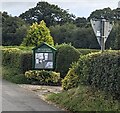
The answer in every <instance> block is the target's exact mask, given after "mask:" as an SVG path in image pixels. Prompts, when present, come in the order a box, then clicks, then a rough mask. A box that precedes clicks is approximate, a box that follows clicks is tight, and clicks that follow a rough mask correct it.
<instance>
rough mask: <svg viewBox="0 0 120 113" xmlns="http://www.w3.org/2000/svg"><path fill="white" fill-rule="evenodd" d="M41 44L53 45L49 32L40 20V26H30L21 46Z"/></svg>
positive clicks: (34, 24)
mask: <svg viewBox="0 0 120 113" xmlns="http://www.w3.org/2000/svg"><path fill="white" fill-rule="evenodd" d="M42 42H46V43H48V44H50V45H52V46H53V45H54V41H53V38H52V36H51V35H50V30H49V29H48V28H47V27H46V23H45V22H44V21H43V20H42V21H41V22H40V24H38V23H37V22H36V23H33V25H32V26H30V28H29V30H28V32H27V36H26V37H25V38H24V40H23V42H22V45H24V46H39V45H40V44H41V43H42Z"/></svg>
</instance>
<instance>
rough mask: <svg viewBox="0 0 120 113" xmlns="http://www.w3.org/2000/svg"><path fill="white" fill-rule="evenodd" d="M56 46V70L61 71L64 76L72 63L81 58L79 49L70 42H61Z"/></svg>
mask: <svg viewBox="0 0 120 113" xmlns="http://www.w3.org/2000/svg"><path fill="white" fill-rule="evenodd" d="M56 48H57V57H56V69H55V71H57V72H60V74H61V77H62V78H64V77H65V76H66V74H67V72H68V70H69V68H70V67H71V64H72V63H73V62H75V61H77V60H78V59H79V57H80V53H79V51H78V50H77V49H75V48H74V47H73V46H71V45H68V44H61V45H58V46H57V47H56Z"/></svg>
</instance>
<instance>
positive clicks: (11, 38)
mask: <svg viewBox="0 0 120 113" xmlns="http://www.w3.org/2000/svg"><path fill="white" fill-rule="evenodd" d="M27 27H28V25H27V24H26V23H25V21H24V20H22V19H21V18H19V17H12V16H10V15H8V13H7V12H3V13H2V45H20V43H21V42H22V40H23V38H24V37H25V36H26V31H27Z"/></svg>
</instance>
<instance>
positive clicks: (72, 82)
mask: <svg viewBox="0 0 120 113" xmlns="http://www.w3.org/2000/svg"><path fill="white" fill-rule="evenodd" d="M79 84H80V76H78V75H77V74H76V73H75V71H74V68H73V67H72V68H71V69H70V70H69V71H68V73H67V75H66V76H65V78H64V79H63V80H62V88H63V89H64V90H68V89H71V88H74V87H78V85H79Z"/></svg>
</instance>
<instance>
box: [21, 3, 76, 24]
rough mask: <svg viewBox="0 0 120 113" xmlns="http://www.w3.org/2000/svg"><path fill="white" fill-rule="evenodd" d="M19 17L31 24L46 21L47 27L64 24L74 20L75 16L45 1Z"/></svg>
mask: <svg viewBox="0 0 120 113" xmlns="http://www.w3.org/2000/svg"><path fill="white" fill-rule="evenodd" d="M19 17H20V18H22V19H24V20H25V21H26V22H27V23H30V24H32V23H34V22H37V23H39V22H40V21H41V20H44V21H45V22H46V24H47V26H51V25H57V24H64V23H66V22H71V21H73V19H74V15H72V14H69V13H68V12H67V11H66V10H64V9H61V8H59V7H58V6H57V5H52V4H49V3H48V2H43V1H41V2H38V3H37V6H36V7H34V8H31V9H29V10H28V11H26V12H25V13H22V14H21V15H20V16H19Z"/></svg>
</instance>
